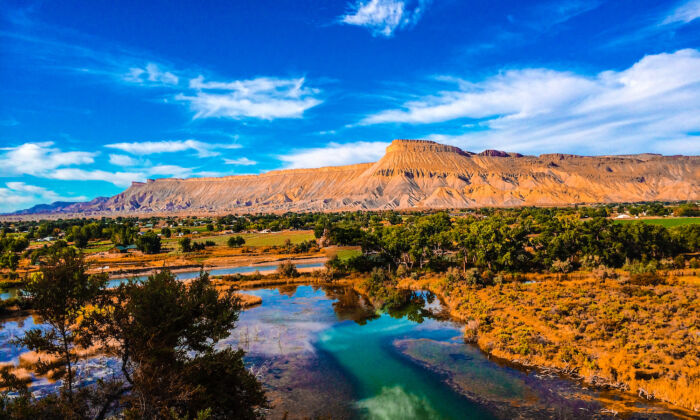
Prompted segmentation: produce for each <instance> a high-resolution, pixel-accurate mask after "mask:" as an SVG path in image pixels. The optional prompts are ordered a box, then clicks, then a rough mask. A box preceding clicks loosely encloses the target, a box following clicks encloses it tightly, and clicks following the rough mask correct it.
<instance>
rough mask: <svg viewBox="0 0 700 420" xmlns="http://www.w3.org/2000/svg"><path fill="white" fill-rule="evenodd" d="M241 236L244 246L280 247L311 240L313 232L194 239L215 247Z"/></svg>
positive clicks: (298, 231)
mask: <svg viewBox="0 0 700 420" xmlns="http://www.w3.org/2000/svg"><path fill="white" fill-rule="evenodd" d="M239 235H240V236H242V237H243V239H245V246H281V245H284V243H285V242H286V241H287V239H289V240H290V241H291V242H292V243H293V244H298V243H300V242H303V241H308V240H313V239H314V232H313V231H311V230H292V231H283V232H270V233H241V234H229V235H216V236H200V237H197V238H194V240H195V241H197V242H203V241H213V242H214V243H215V244H216V245H226V242H227V241H228V238H230V237H232V236H239ZM177 240H178V238H171V239H169V240H167V241H166V242H175V243H176V242H177Z"/></svg>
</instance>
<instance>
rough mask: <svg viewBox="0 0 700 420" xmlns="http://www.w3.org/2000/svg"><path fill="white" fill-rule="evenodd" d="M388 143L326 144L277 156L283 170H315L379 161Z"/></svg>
mask: <svg viewBox="0 0 700 420" xmlns="http://www.w3.org/2000/svg"><path fill="white" fill-rule="evenodd" d="M388 145H389V143H386V142H367V141H358V142H354V143H344V144H340V143H328V144H327V145H326V146H324V147H315V148H310V149H301V150H295V151H291V152H289V153H287V154H284V155H280V156H278V158H279V160H281V161H282V162H285V168H288V169H297V168H317V167H319V166H338V165H349V164H353V163H365V162H374V161H376V160H378V159H380V158H381V157H382V156H383V155H384V152H385V149H386V147H387V146H388Z"/></svg>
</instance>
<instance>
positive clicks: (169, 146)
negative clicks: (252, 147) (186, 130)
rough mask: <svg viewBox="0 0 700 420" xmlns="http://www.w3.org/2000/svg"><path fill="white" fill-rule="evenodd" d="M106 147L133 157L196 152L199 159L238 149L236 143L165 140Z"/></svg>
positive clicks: (107, 145) (117, 144) (116, 144)
mask: <svg viewBox="0 0 700 420" xmlns="http://www.w3.org/2000/svg"><path fill="white" fill-rule="evenodd" d="M105 147H109V148H111V149H118V150H121V151H123V152H127V153H131V154H133V155H141V156H142V155H151V154H157V153H173V152H184V151H187V150H194V151H195V152H197V156H199V157H210V156H218V155H219V154H220V153H219V152H217V151H216V150H217V149H238V148H240V147H241V146H240V145H239V144H235V143H205V142H202V141H198V140H192V139H189V140H163V141H142V142H125V143H113V144H106V145H105Z"/></svg>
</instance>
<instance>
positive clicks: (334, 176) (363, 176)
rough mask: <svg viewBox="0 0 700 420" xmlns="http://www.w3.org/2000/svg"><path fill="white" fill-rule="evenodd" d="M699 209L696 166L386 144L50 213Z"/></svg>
mask: <svg viewBox="0 0 700 420" xmlns="http://www.w3.org/2000/svg"><path fill="white" fill-rule="evenodd" d="M697 199H700V156H662V155H656V154H640V155H624V156H577V155H567V154H544V155H540V156H523V155H520V154H516V153H506V152H501V151H497V150H487V151H484V152H482V153H478V154H475V153H471V152H467V151H463V150H460V149H459V148H457V147H454V146H447V145H443V144H439V143H435V142H433V141H427V140H394V141H393V142H392V143H391V144H390V145H389V147H387V149H386V154H385V155H384V157H382V158H381V159H380V160H379V161H378V162H375V163H362V164H356V165H347V166H335V167H324V168H317V169H290V170H278V171H271V172H267V173H263V174H260V175H238V176H226V177H221V178H190V179H172V178H169V179H157V180H148V182H146V183H141V182H134V183H133V184H132V185H131V187H129V188H128V189H127V190H126V191H124V192H122V193H121V194H117V195H115V196H114V197H110V198H99V199H95V200H93V201H91V202H88V203H61V204H58V205H55V206H43V207H42V209H43V211H42V212H53V213H84V212H89V213H93V214H94V213H131V212H161V213H163V212H165V213H168V212H173V213H174V212H183V211H188V212H190V211H195V212H196V211H206V212H210V211H213V212H232V213H245V212H283V211H297V212H303V211H341V210H382V209H408V208H462V207H478V206H520V205H571V204H574V203H581V204H589V203H606V202H635V201H652V200H662V201H675V200H697Z"/></svg>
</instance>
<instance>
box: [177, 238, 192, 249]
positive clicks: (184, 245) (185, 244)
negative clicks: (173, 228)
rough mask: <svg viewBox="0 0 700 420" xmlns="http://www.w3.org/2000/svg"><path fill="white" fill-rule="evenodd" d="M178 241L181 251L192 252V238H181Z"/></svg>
mask: <svg viewBox="0 0 700 420" xmlns="http://www.w3.org/2000/svg"><path fill="white" fill-rule="evenodd" d="M179 243H180V250H182V252H192V240H191V239H190V238H182V239H180V242H179Z"/></svg>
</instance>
